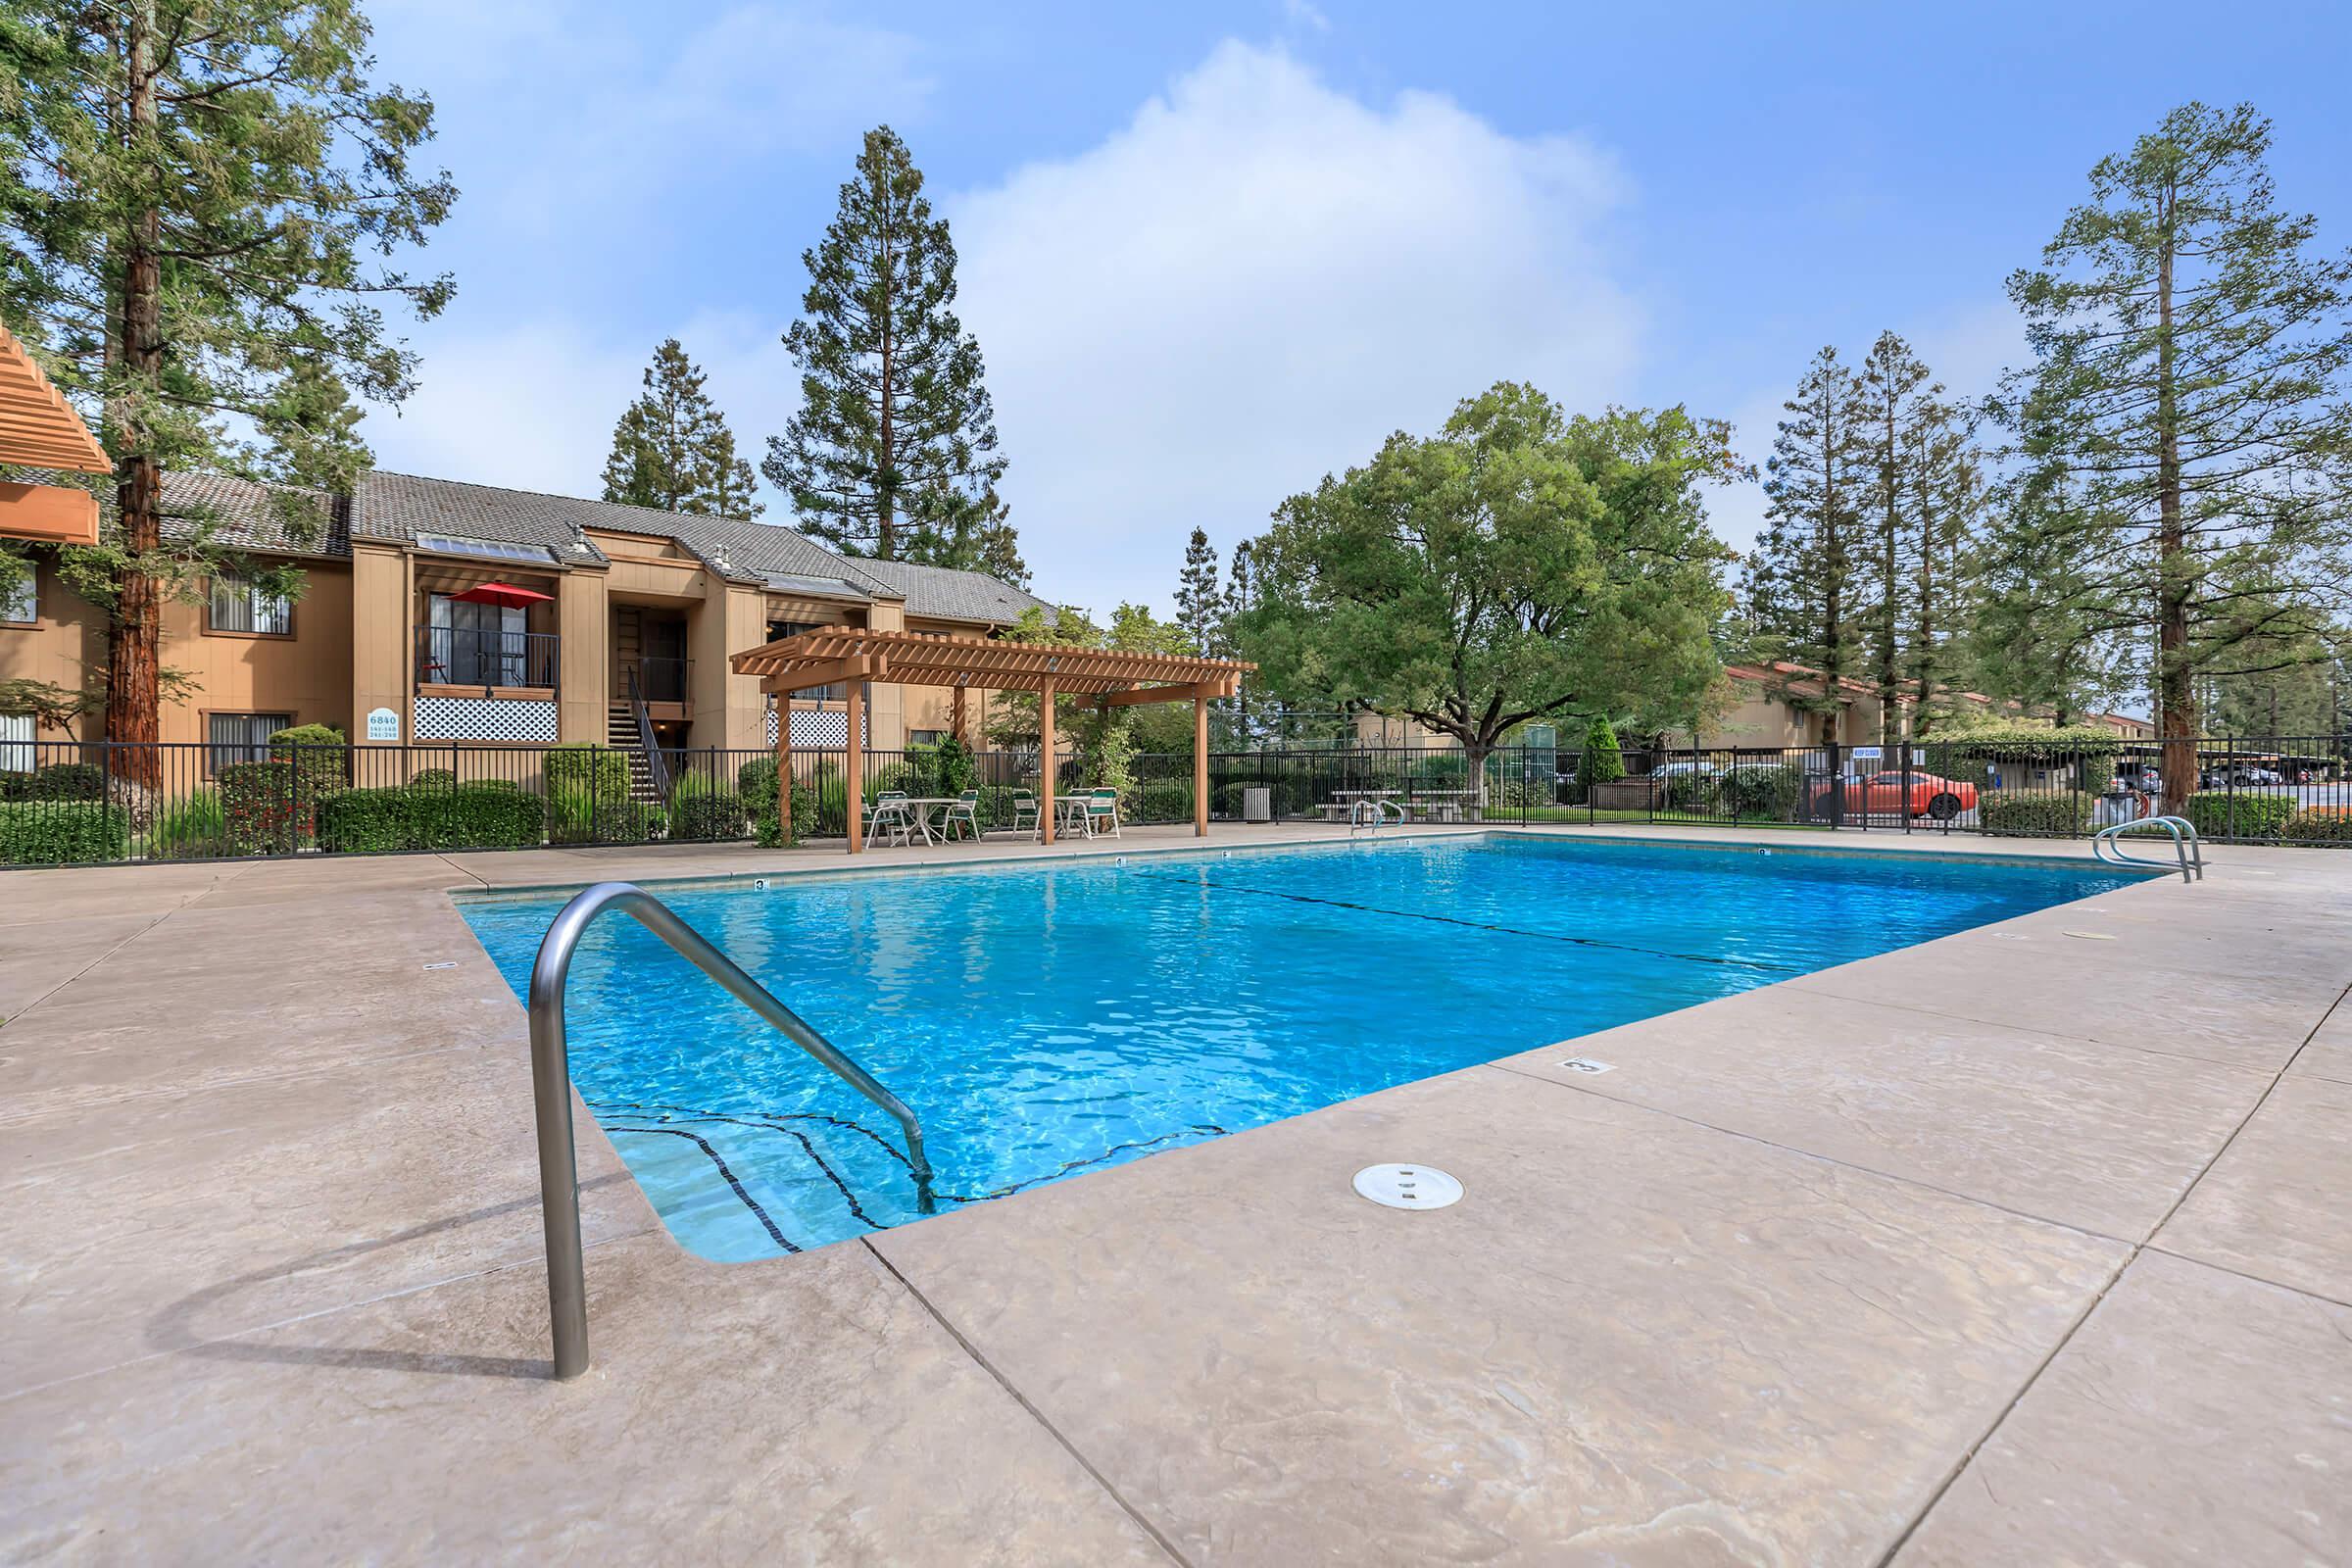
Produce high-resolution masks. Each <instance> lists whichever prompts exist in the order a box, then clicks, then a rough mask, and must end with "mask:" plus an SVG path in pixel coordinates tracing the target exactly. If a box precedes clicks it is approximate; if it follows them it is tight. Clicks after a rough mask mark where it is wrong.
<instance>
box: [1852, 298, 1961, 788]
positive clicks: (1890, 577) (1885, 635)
mask: <svg viewBox="0 0 2352 1568" xmlns="http://www.w3.org/2000/svg"><path fill="white" fill-rule="evenodd" d="M1942 390H1943V389H1942V388H1941V387H1939V386H1935V385H1932V384H1931V383H1930V382H1929V380H1928V368H1927V367H1926V366H1925V365H1922V364H1921V363H1920V361H1919V356H1918V355H1916V354H1914V353H1912V352H1911V345H1910V344H1908V343H1905V342H1904V341H1903V340H1902V339H1901V338H1900V337H1898V336H1896V335H1895V334H1894V333H1892V332H1881V333H1880V334H1879V340H1878V341H1877V342H1876V343H1873V344H1872V345H1871V346H1870V352H1869V353H1868V354H1866V355H1864V356H1863V359H1862V372H1861V376H1860V379H1859V382H1858V385H1857V387H1856V394H1855V395H1856V408H1857V410H1858V412H1859V414H1860V423H1859V429H1858V438H1859V441H1860V445H1861V455H1862V465H1863V467H1864V469H1865V471H1866V473H1867V476H1868V477H1867V486H1868V488H1867V497H1866V499H1865V500H1864V501H1863V502H1862V504H1861V505H1860V507H1859V508H1858V509H1857V510H1859V511H1860V512H1861V513H1862V518H1861V522H1862V526H1861V527H1860V529H1859V530H1858V531H1859V532H1861V533H1862V534H1863V535H1864V537H1865V538H1866V539H1867V541H1868V542H1867V545H1866V546H1865V549H1866V552H1867V554H1868V557H1869V566H1868V568H1867V573H1866V575H1867V579H1868V582H1869V590H1868V591H1869V595H1870V600H1869V605H1868V608H1867V610H1866V611H1865V612H1864V614H1863V619H1864V623H1865V625H1866V627H1867V631H1868V635H1869V639H1870V669H1871V685H1872V687H1873V688H1874V689H1875V690H1876V692H1877V693H1878V699H1879V746H1880V748H1881V755H1883V756H1887V757H1891V756H1892V755H1894V749H1895V747H1896V746H1897V744H1899V742H1900V740H1901V736H1902V697H1903V687H1904V684H1905V683H1904V671H1903V664H1904V659H1903V654H1904V651H1905V650H1904V643H1905V641H1906V639H1905V636H1904V632H1905V630H1906V626H1905V622H1906V621H1907V620H1908V618H1909V613H1910V611H1911V608H1912V593H1911V589H1912V586H1913V584H1914V582H1915V581H1916V578H1915V576H1914V573H1915V571H1916V562H1917V559H1918V552H1917V550H1916V548H1915V544H1914V535H1915V534H1916V533H1917V532H1918V518H1917V517H1916V516H1915V515H1914V514H1913V511H1912V503H1913V502H1914V501H1915V500H1916V496H1915V494H1914V491H1913V486H1912V482H1911V480H1912V475H1911V474H1910V472H1909V465H1910V459H1911V457H1912V455H1913V453H1914V451H1915V443H1916V442H1917V440H1918V439H1919V436H1920V431H1919V428H1918V427H1919V425H1920V424H1921V423H1922V422H1923V420H1924V419H1925V418H1926V417H1928V413H1927V411H1928V408H1929V407H1930V406H1931V405H1932V404H1933V401H1934V400H1935V398H1936V396H1937V395H1938V394H1939V393H1940V392H1941V391H1942Z"/></svg>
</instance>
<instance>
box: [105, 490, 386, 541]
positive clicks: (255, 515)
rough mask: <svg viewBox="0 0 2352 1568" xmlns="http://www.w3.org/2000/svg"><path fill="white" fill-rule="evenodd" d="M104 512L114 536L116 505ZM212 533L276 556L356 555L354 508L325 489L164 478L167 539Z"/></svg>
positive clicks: (108, 504) (108, 499)
mask: <svg viewBox="0 0 2352 1568" xmlns="http://www.w3.org/2000/svg"><path fill="white" fill-rule="evenodd" d="M99 508H100V512H101V515H102V516H103V517H104V518H105V523H104V526H105V527H106V528H107V529H108V531H109V532H112V531H113V530H114V528H115V500H114V497H113V496H111V495H108V496H102V497H101V498H100V500H99ZM200 527H209V528H210V529H211V534H210V538H211V539H212V541H213V542H214V543H215V544H219V545H222V546H225V547H226V548H228V549H230V550H258V551H263V552H266V553H268V554H270V555H273V556H306V557H312V558H315V559H319V560H325V561H340V560H348V559H349V558H350V556H351V503H350V502H349V501H348V500H347V499H345V498H343V497H341V496H334V495H329V494H328V493H327V492H325V491H323V490H295V489H291V488H287V487H273V486H270V485H265V484H256V483H254V482H253V481H252V480H250V479H232V478H230V477H229V476H228V475H226V474H221V473H171V472H167V473H166V474H165V475H164V535H165V537H166V538H168V539H174V540H184V539H188V538H192V537H193V536H194V535H195V533H196V531H197V530H198V529H199V528H200Z"/></svg>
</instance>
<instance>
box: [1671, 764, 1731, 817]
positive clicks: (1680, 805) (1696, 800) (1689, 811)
mask: <svg viewBox="0 0 2352 1568" xmlns="http://www.w3.org/2000/svg"><path fill="white" fill-rule="evenodd" d="M1722 800H1723V780H1722V778H1721V777H1720V776H1719V775H1717V774H1714V773H1695V772H1687V773H1669V774H1667V775H1666V803H1665V804H1666V809H1668V810H1669V811H1680V812H1682V813H1683V814H1685V815H1686V816H1707V815H1711V814H1713V813H1714V811H1715V810H1716V809H1717V807H1718V806H1719V805H1720V803H1721V802H1722Z"/></svg>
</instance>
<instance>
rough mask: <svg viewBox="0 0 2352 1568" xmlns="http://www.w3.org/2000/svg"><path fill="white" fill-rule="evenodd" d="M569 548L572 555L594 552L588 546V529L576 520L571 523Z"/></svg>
mask: <svg viewBox="0 0 2352 1568" xmlns="http://www.w3.org/2000/svg"><path fill="white" fill-rule="evenodd" d="M571 549H572V554H574V555H579V556H592V555H594V554H596V552H595V551H594V550H592V549H591V548H589V544H588V530H587V529H586V528H585V527H583V526H582V525H581V524H579V523H576V522H575V523H573V524H572V525H571Z"/></svg>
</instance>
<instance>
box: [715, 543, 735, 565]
mask: <svg viewBox="0 0 2352 1568" xmlns="http://www.w3.org/2000/svg"><path fill="white" fill-rule="evenodd" d="M718 569H719V570H721V571H733V570H734V569H735V557H734V556H733V555H732V554H731V553H730V552H729V551H728V549H727V547H726V546H725V545H720V546H719V547H718Z"/></svg>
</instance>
